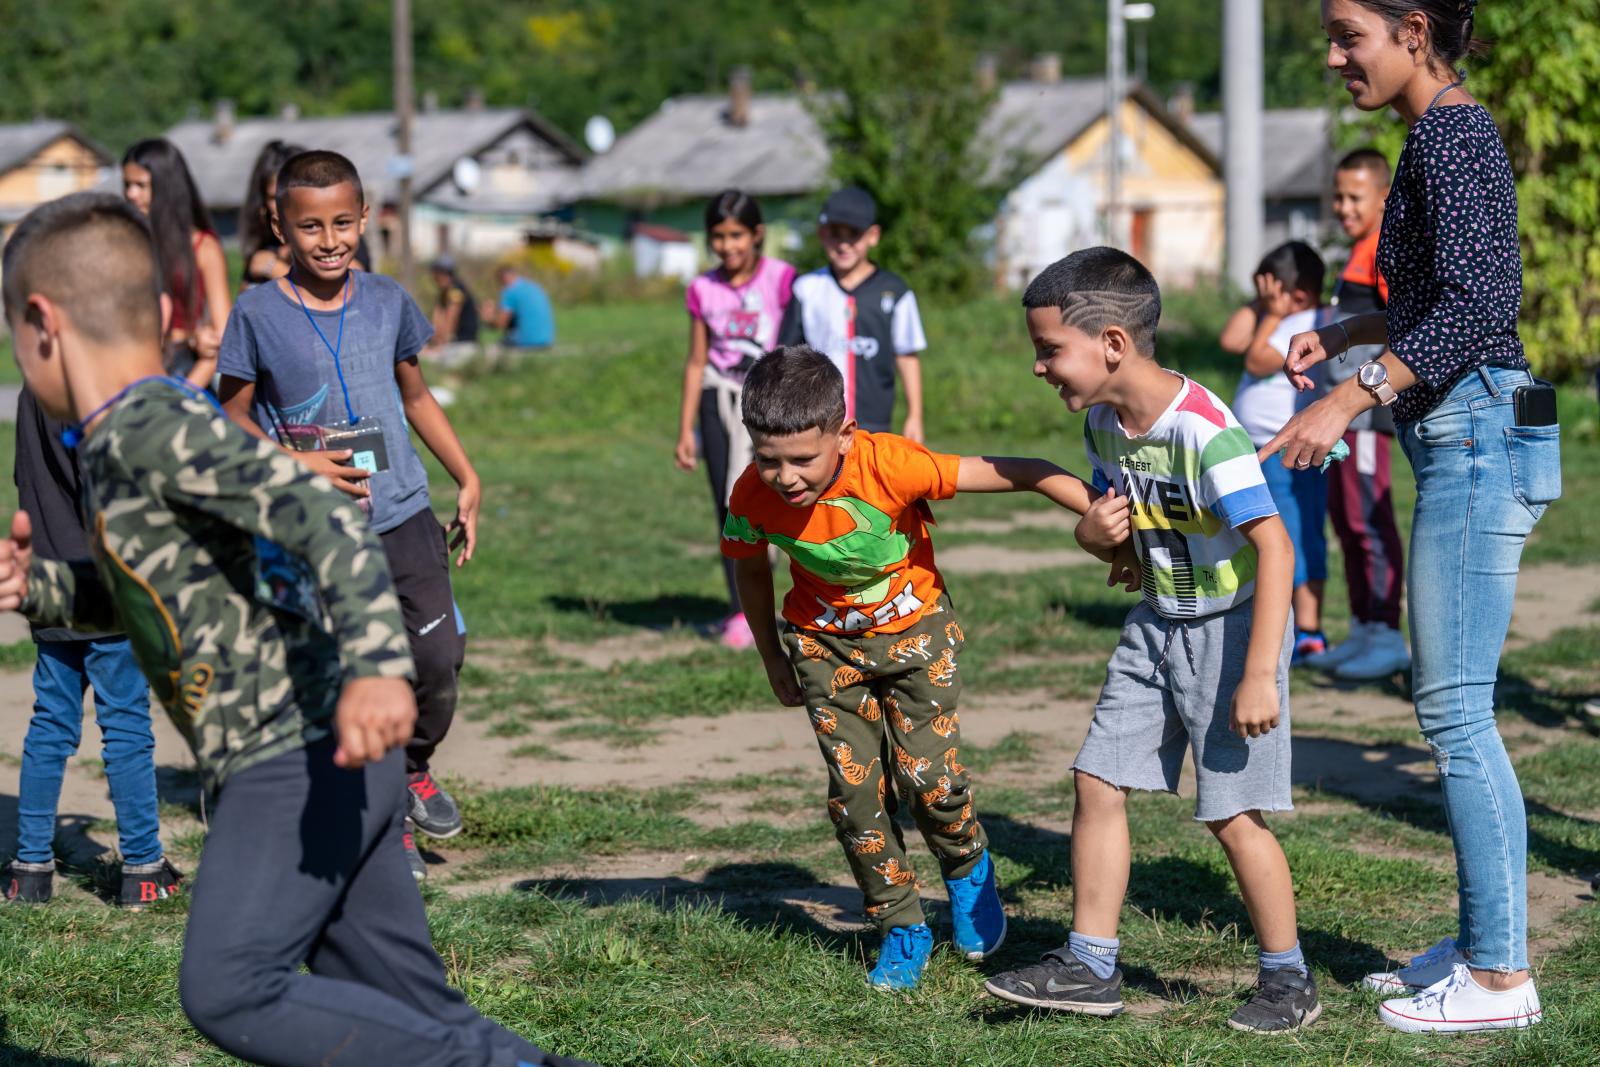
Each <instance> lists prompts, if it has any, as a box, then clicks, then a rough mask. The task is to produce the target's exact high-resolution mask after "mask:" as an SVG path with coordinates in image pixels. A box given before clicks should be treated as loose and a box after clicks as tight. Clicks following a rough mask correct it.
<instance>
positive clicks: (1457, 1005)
mask: <svg viewBox="0 0 1600 1067" xmlns="http://www.w3.org/2000/svg"><path fill="white" fill-rule="evenodd" d="M1378 1018H1379V1019H1382V1020H1383V1021H1384V1022H1386V1023H1388V1024H1389V1025H1390V1026H1392V1027H1394V1028H1395V1029H1396V1030H1404V1031H1405V1032H1406V1033H1408V1034H1420V1033H1465V1032H1467V1031H1469V1030H1510V1029H1521V1028H1522V1027H1525V1026H1532V1025H1533V1024H1534V1023H1537V1022H1538V1021H1539V1020H1540V1019H1543V1018H1544V1013H1543V1012H1542V1011H1540V1010H1539V991H1538V990H1536V989H1534V988H1533V979H1532V978H1529V979H1528V980H1527V981H1526V982H1523V983H1522V984H1521V985H1519V986H1517V987H1516V988H1515V989H1507V990H1506V991H1505V992H1503V993H1496V992H1494V991H1493V990H1490V989H1485V988H1483V986H1481V985H1479V984H1478V983H1477V982H1476V981H1475V980H1474V979H1473V977H1472V972H1471V971H1470V970H1469V969H1468V968H1467V965H1466V964H1465V963H1458V964H1456V965H1455V967H1454V968H1453V969H1452V970H1451V972H1450V975H1449V977H1447V978H1444V979H1442V980H1441V981H1438V982H1435V983H1434V984H1433V985H1431V986H1429V987H1428V988H1427V989H1424V990H1423V991H1422V992H1420V993H1418V994H1417V995H1416V996H1414V997H1400V998H1398V999H1396V1000H1386V1001H1384V1002H1383V1003H1382V1004H1380V1005H1379V1006H1378Z"/></svg>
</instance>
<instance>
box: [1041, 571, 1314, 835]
mask: <svg viewBox="0 0 1600 1067" xmlns="http://www.w3.org/2000/svg"><path fill="white" fill-rule="evenodd" d="M1253 610H1254V602H1253V601H1248V600H1247V601H1245V602H1244V603H1243V604H1239V605H1237V606H1235V607H1233V608H1230V609H1229V610H1227V611H1224V612H1219V613H1218V614H1216V615H1208V616H1206V617H1204V618H1200V619H1188V620H1178V619H1165V618H1163V617H1161V616H1160V615H1158V614H1156V612H1155V611H1154V610H1152V609H1151V608H1150V606H1149V605H1148V604H1143V603H1141V604H1140V605H1139V606H1138V607H1136V608H1134V609H1133V610H1132V611H1130V612H1129V613H1128V618H1127V621H1126V622H1124V623H1123V626H1122V640H1121V641H1119V642H1118V643H1117V650H1116V651H1115V652H1113V653H1112V654H1111V663H1110V664H1109V665H1108V666H1107V667H1106V684H1105V688H1104V689H1102V690H1101V691H1100V701H1099V703H1097V704H1096V705H1095V708H1094V721H1093V722H1091V723H1090V724H1089V736H1088V737H1086V738H1084V741H1083V747H1082V748H1081V749H1079V750H1078V758H1077V760H1076V761H1074V762H1073V764H1072V769H1073V770H1076V771H1083V772H1084V773H1085V774H1091V775H1093V776H1094V777H1096V778H1099V779H1101V780H1102V781H1106V782H1109V783H1111V784H1112V785H1114V786H1117V787H1118V788H1122V789H1130V788H1131V789H1151V790H1165V791H1166V792H1168V793H1176V792H1177V791H1178V774H1179V772H1180V771H1181V770H1182V769H1183V751H1184V748H1185V745H1186V743H1187V747H1188V748H1190V749H1192V750H1193V752H1194V767H1195V778H1196V785H1197V789H1198V792H1199V796H1198V797H1197V798H1196V800H1195V809H1194V817H1195V818H1196V819H1198V820H1201V821H1202V822H1215V821H1218V820H1221V819H1228V818H1232V817H1233V816H1235V815H1238V814H1239V813H1240V812H1245V811H1288V810H1290V809H1291V808H1293V807H1294V804H1293V803H1292V801H1291V800H1290V796H1289V759H1290V756H1289V656H1290V654H1291V652H1292V651H1293V649H1294V640H1293V638H1294V630H1293V622H1292V620H1291V622H1290V625H1289V626H1287V627H1286V628H1285V634H1284V640H1283V651H1282V653H1281V654H1280V656H1279V659H1278V702H1279V704H1280V706H1281V708H1282V712H1281V717H1280V719H1279V721H1278V727H1277V729H1275V730H1273V731H1272V732H1270V733H1268V734H1266V735H1265V736H1262V737H1252V738H1248V739H1247V738H1242V737H1240V736H1239V735H1238V734H1235V733H1231V732H1229V730H1228V717H1229V713H1230V711H1231V710H1232V704H1233V691H1234V690H1235V689H1236V688H1237V687H1238V685H1239V680H1240V678H1241V677H1243V675H1244V660H1245V651H1246V649H1247V648H1248V647H1249V645H1250V624H1251V613H1252V612H1253Z"/></svg>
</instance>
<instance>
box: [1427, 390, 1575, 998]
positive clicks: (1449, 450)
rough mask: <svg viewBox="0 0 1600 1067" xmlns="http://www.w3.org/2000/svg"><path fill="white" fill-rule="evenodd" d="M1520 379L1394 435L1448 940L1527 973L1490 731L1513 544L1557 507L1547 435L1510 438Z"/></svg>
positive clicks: (1486, 962) (1518, 812)
mask: <svg viewBox="0 0 1600 1067" xmlns="http://www.w3.org/2000/svg"><path fill="white" fill-rule="evenodd" d="M1531 380H1532V379H1531V377H1530V375H1529V374H1528V372H1527V371H1523V370H1509V369H1504V368H1496V367H1490V368H1484V369H1482V370H1480V371H1478V372H1475V373H1472V374H1469V375H1467V376H1466V377H1465V378H1462V379H1461V381H1460V382H1458V383H1457V384H1456V386H1455V388H1454V389H1452V390H1451V391H1450V393H1449V395H1448V396H1446V397H1445V399H1444V400H1443V401H1441V402H1440V403H1439V406H1438V407H1436V408H1434V410H1433V411H1431V412H1429V413H1428V415H1427V416H1426V417H1425V418H1422V419H1420V420H1418V421H1416V422H1413V423H1407V424H1405V425H1403V426H1401V427H1400V442H1401V446H1402V447H1403V448H1404V449H1405V453H1406V456H1407V458H1409V459H1410V460H1411V466H1412V468H1413V469H1414V470H1415V472H1416V478H1417V507H1416V513H1415V517H1414V519H1413V521H1412V526H1411V571H1410V573H1409V574H1408V575H1407V576H1406V577H1407V579H1408V581H1407V583H1406V588H1407V594H1408V595H1409V596H1410V598H1411V646H1412V656H1413V663H1414V670H1415V674H1414V678H1413V683H1412V699H1413V700H1415V702H1416V706H1417V723H1418V725H1419V726H1420V727H1421V728H1422V736H1423V737H1424V738H1425V739H1426V740H1427V742H1428V746H1429V747H1430V748H1431V749H1432V750H1433V757H1434V761H1435V762H1436V763H1437V765H1438V768H1439V784H1440V787H1441V788H1442V789H1443V791H1444V808H1445V815H1446V817H1447V818H1448V820H1449V825H1450V836H1451V838H1452V840H1453V841H1454V843H1455V850H1456V877H1457V880H1458V881H1459V883H1460V888H1459V899H1458V906H1459V911H1460V930H1459V933H1458V934H1457V935H1456V942H1457V944H1458V946H1459V947H1460V948H1461V950H1462V951H1463V952H1470V953H1471V954H1472V965H1473V966H1474V967H1479V968H1482V969H1485V970H1495V971H1502V972H1511V971H1519V970H1522V969H1523V968H1525V967H1527V966H1528V946H1527V928H1528V887H1527V880H1528V824H1527V818H1526V815H1525V813H1524V811H1523V805H1522V791H1521V788H1520V787H1519V786H1518V784H1517V776H1516V772H1515V771H1513V770H1512V767H1511V760H1510V758H1509V757H1508V756H1507V755H1506V750H1505V745H1504V744H1502V743H1501V740H1500V733H1499V730H1498V729H1496V727H1495V720H1494V685H1495V675H1496V673H1497V671H1498V667H1499V663H1500V649H1501V646H1502V645H1503V644H1504V643H1505V639H1506V631H1507V629H1508V628H1509V627H1510V625H1511V606H1512V600H1513V598H1514V596H1515V595H1516V590H1517V568H1518V566H1519V564H1520V562H1521V559H1522V546H1523V542H1525V541H1526V540H1527V538H1528V534H1529V533H1530V532H1532V530H1533V525H1534V523H1535V522H1537V521H1538V519H1539V516H1540V515H1542V514H1544V510H1545V507H1546V506H1547V505H1548V504H1549V503H1550V502H1551V501H1552V500H1555V499H1556V498H1557V497H1559V496H1560V495H1561V431H1560V428H1559V427H1557V426H1538V427H1526V426H1517V425H1516V417H1515V415H1514V414H1513V411H1512V393H1513V391H1514V390H1515V389H1516V387H1517V386H1519V385H1525V384H1527V383H1528V382H1529V381H1531Z"/></svg>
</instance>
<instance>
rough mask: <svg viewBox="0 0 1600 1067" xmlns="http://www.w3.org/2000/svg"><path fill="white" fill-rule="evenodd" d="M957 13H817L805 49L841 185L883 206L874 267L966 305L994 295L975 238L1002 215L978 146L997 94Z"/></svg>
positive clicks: (805, 17)
mask: <svg viewBox="0 0 1600 1067" xmlns="http://www.w3.org/2000/svg"><path fill="white" fill-rule="evenodd" d="M951 11H952V4H951V0H922V2H920V3H917V2H912V0H900V2H898V3H893V4H883V5H880V6H879V7H877V8H875V9H873V10H872V11H871V12H870V14H866V13H860V12H859V11H855V12H851V11H846V10H843V9H841V8H831V9H830V8H824V7H822V6H820V5H819V6H815V7H807V8H805V9H803V12H802V27H803V29H802V39H801V41H800V42H798V43H799V45H800V46H801V51H802V54H804V55H806V56H807V57H808V58H810V59H811V60H812V62H813V64H814V66H813V70H814V73H815V78H816V82H817V84H819V85H825V86H827V87H828V88H829V91H828V92H827V93H823V94H818V95H817V96H815V97H813V107H814V110H815V112H816V115H817V120H818V122H819V124H820V125H821V126H822V131H823V134H824V136H825V137H826V138H827V140H828V145H829V148H830V149H831V153H832V164H831V168H832V176H833V178H834V180H835V182H836V183H837V184H838V185H859V186H862V187H863V188H865V189H867V190H869V191H870V192H871V193H872V195H873V196H874V197H875V198H876V199H877V201H878V218H879V222H880V223H881V224H882V226H883V233H884V236H883V242H882V244H880V245H879V249H878V251H877V252H876V253H875V254H874V257H873V258H874V260H875V261H878V262H881V263H883V264H885V265H886V266H888V267H890V268H891V269H898V270H905V271H907V272H908V273H911V274H912V275H913V276H914V283H915V285H916V287H917V288H918V289H919V290H924V291H927V292H930V293H934V294H938V295H941V296H964V295H970V294H972V293H974V292H976V291H978V290H979V289H980V288H981V287H982V285H983V280H984V268H983V259H982V256H981V254H979V251H978V249H977V248H976V246H975V244H974V242H973V240H972V235H973V232H974V231H975V230H977V229H978V228H979V227H980V226H982V225H983V224H984V223H985V222H987V221H988V220H989V219H990V218H992V217H993V215H994V212H995V208H996V206H997V195H998V194H997V193H996V192H994V191H993V190H992V189H991V188H989V187H988V183H986V182H985V180H984V172H985V169H986V167H987V166H988V156H987V154H986V153H984V152H982V151H980V145H979V143H978V130H979V126H980V125H981V124H982V122H983V119H984V116H985V115H986V114H987V113H988V110H989V107H990V106H991V104H992V103H993V101H994V91H993V90H987V91H986V90H984V89H982V88H980V87H979V85H978V83H977V80H976V78H974V76H973V61H974V56H973V53H972V52H971V51H970V50H969V49H967V48H964V47H962V46H961V43H960V42H959V41H958V40H957V38H956V37H955V35H954V33H953V32H952V20H951Z"/></svg>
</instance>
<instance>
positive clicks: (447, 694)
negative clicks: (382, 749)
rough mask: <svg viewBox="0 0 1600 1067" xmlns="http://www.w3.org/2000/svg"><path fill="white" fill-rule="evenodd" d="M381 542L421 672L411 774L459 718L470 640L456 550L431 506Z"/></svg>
mask: <svg viewBox="0 0 1600 1067" xmlns="http://www.w3.org/2000/svg"><path fill="white" fill-rule="evenodd" d="M378 540H379V541H381V542H382V543H383V554H384V555H385V556H386V557H387V558H388V560H389V575H390V577H392V578H393V579H394V591H395V593H396V595H398V596H399V597H400V613H401V615H402V616H403V617H404V619H405V624H406V633H407V635H408V636H409V637H410V638H411V658H412V660H413V661H414V662H415V664H416V669H417V680H416V683H415V684H414V686H413V688H414V689H415V690H416V695H417V727H416V730H415V731H413V733H412V735H411V743H410V744H408V745H407V746H406V770H407V771H425V770H427V769H428V760H430V759H432V758H433V752H434V749H436V748H438V747H439V742H441V741H443V740H444V735H445V734H447V733H449V732H450V723H451V722H452V721H453V720H454V719H455V717H456V680H457V679H458V678H459V677H460V675H461V664H462V662H463V661H464V660H465V659H466V655H467V639H466V637H465V636H463V635H462V634H461V633H460V632H458V631H457V629H456V602H455V597H454V595H453V594H452V593H451V591H450V550H449V547H448V546H447V544H446V543H445V537H444V527H442V526H440V525H439V520H438V519H435V518H434V517H433V512H432V511H430V510H428V509H426V508H424V509H423V510H422V511H419V512H417V513H416V514H415V515H413V516H411V518H409V519H407V520H406V521H405V522H403V523H401V524H400V525H399V526H396V527H395V528H394V529H392V530H390V531H389V532H388V533H384V534H379V535H378Z"/></svg>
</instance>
